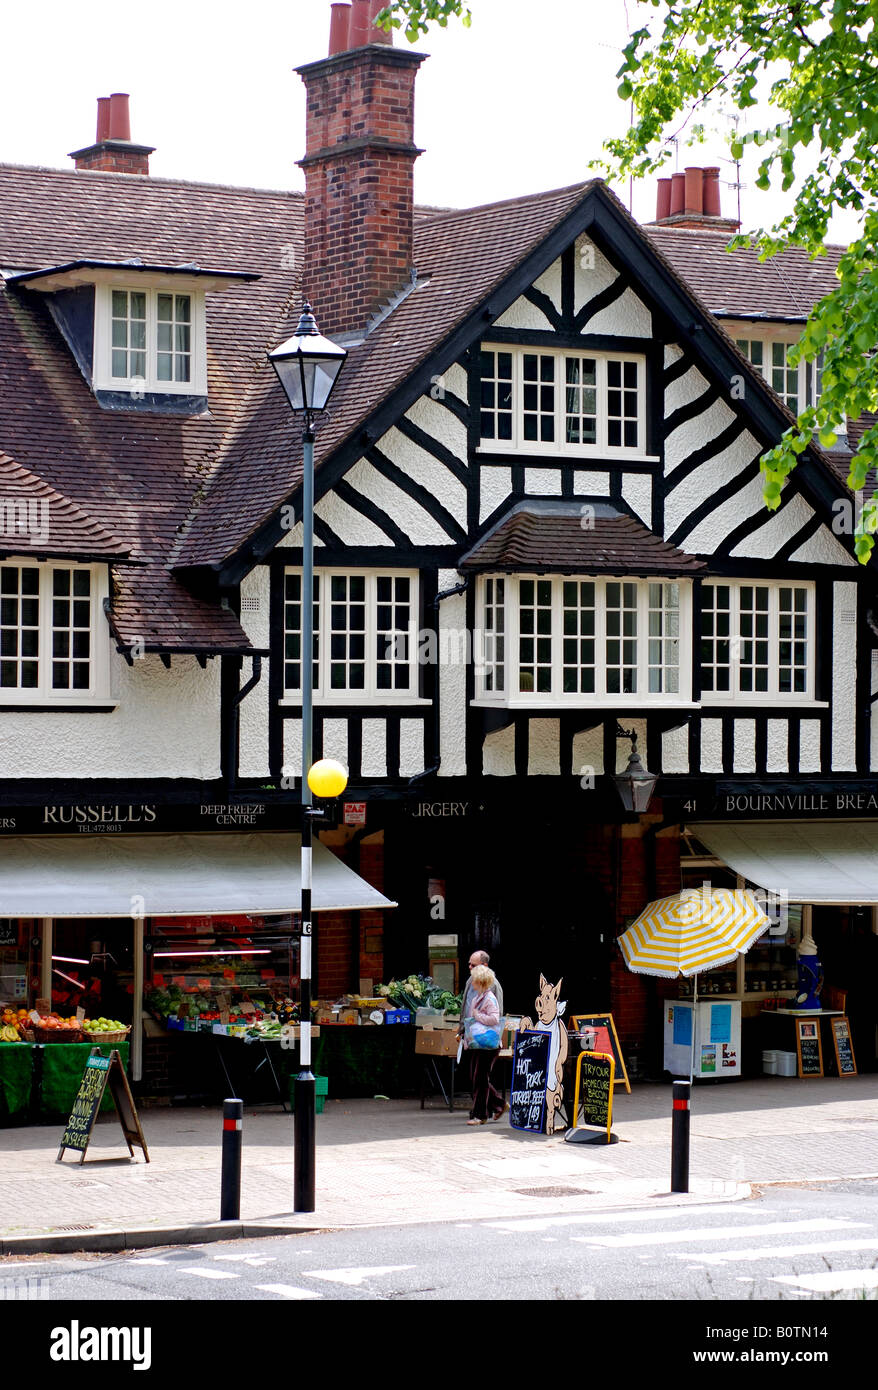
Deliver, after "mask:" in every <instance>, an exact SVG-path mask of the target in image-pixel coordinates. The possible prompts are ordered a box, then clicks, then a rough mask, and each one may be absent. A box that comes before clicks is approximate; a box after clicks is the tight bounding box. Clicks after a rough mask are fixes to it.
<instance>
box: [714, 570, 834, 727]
mask: <svg viewBox="0 0 878 1390" xmlns="http://www.w3.org/2000/svg"><path fill="white" fill-rule="evenodd" d="M718 587H727V588H728V589H729V590H730V591H731V606H730V610H729V611H730V614H731V622H730V627H731V632H730V635H729V646H730V660H729V666H730V671H729V685H730V689H729V690H727V691H725V690H719V691H717V690H704V689H703V688H702V691H701V704H702V706H705V705H731V704H740V703H741V702H742V701H745V702H746V703H747V704H749V705H760V704H766V705H776V704H783V705H788V704H795V705H799V704H809V705H813V704H815V703H816V696H815V689H816V685H815V680H816V664H817V650H816V649H817V612H816V609H817V598H816V588H815V585H814V584H813V583H809V582H807V581H803V580H786V579H784V580H764V579H715V580H709V581H708V580H705V581H704V582H703V583H702V605H701V606H702V610H703V609H704V606H705V605H704V598H705V593H706V591H707V590H709V589H715V588H718ZM744 588H747V589H750V588H753V589H767V590H768V592H769V607H768V639H767V640H768V678H769V679H768V686H769V688H768V690H742V689H741V664H742V663H741V648H742V646H743V643H744V642H745V641H748V640H750V639H749V638H742V636H741V623H740V615H741V590H742V589H744ZM781 589H793V590H804V591H805V592H806V594H807V595H808V607H807V626H806V637H805V641H806V643H807V666H806V677H805V689H804V690H803V691H796V690H781V689H780V685H779V681H778V673H779V669H780V667H779V657H780V640H781V639H780V591H781ZM693 641H694V642H695V644H696V659H697V661H698V668H699V679H700V676H701V672H702V671H703V669H704V663H703V662H702V659H701V642H702V633H701V632H700V631H699V632H698V633H697V634H695V636H694V638H693ZM712 641H713V642H714V643H715V642H716V635H715V634H714V636H713V638H712ZM714 650H715V648H714ZM712 664H713V665H714V666H715V663H712Z"/></svg>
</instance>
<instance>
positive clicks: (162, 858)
mask: <svg viewBox="0 0 878 1390" xmlns="http://www.w3.org/2000/svg"><path fill="white" fill-rule="evenodd" d="M300 851H301V838H300V836H298V835H286V834H282V835H270V834H265V835H231V834H228V835H226V834H212V835H208V834H193V835H160V834H157V835H111V834H106V835H85V834H83V835H49V836H10V837H9V838H3V839H0V917H140V916H143V917H172V916H173V917H186V916H190V915H191V916H204V915H209V914H214V915H222V916H225V915H228V914H231V913H238V912H252V913H273V912H277V913H281V912H296V911H298V910H299V909H300V908H301V905H302V890H301V875H300ZM395 906H396V904H395V903H393V902H391V901H390V900H389V899H388V898H385V897H384V895H383V894H382V893H379V892H378V890H377V888H373V887H372V886H371V884H368V883H366V881H365V880H364V879H362V878H360V876H359V874H356V873H354V871H353V870H352V869H349V868H348V867H347V865H346V864H343V863H342V861H341V860H340V859H338V858H337V857H336V856H335V855H334V854H332V852H331V851H330V850H328V849H326V847H325V846H324V845H322V844H320V843H319V842H318V841H316V840H315V842H314V852H313V885H312V908H313V910H314V911H315V912H327V911H330V910H332V911H336V912H339V911H344V910H346V909H352V908H384V907H395Z"/></svg>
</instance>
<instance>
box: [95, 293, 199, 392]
mask: <svg viewBox="0 0 878 1390" xmlns="http://www.w3.org/2000/svg"><path fill="white" fill-rule="evenodd" d="M205 348H206V345H205V341H204V296H203V294H201V293H200V292H198V291H194V292H190V293H187V294H178V293H177V292H176V291H172V290H165V289H136V288H132V289H127V288H126V289H117V288H116V287H115V286H110V285H98V286H97V299H96V304H95V385H96V386H98V387H99V388H102V389H104V390H116V391H132V392H134V391H141V392H156V393H158V392H166V391H167V392H181V393H185V394H186V395H204V394H205V393H206V391H207V371H206V350H205Z"/></svg>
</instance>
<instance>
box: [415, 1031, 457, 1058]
mask: <svg viewBox="0 0 878 1390" xmlns="http://www.w3.org/2000/svg"><path fill="white" fill-rule="evenodd" d="M459 1046H460V1044H459V1042H458V1038H457V1033H456V1032H454V1031H452V1029H450V1028H441V1029H440V1028H436V1029H433V1028H419V1029H418V1031H417V1033H416V1034H415V1052H420V1053H423V1054H424V1055H426V1056H428V1057H456V1056H457V1049H458V1047H459Z"/></svg>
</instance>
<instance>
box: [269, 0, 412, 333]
mask: <svg viewBox="0 0 878 1390" xmlns="http://www.w3.org/2000/svg"><path fill="white" fill-rule="evenodd" d="M383 7H384V5H383V0H354V3H353V5H349V4H341V3H338V4H333V6H332V22H331V27H330V52H329V57H328V58H323V59H321V60H320V61H319V62H316V63H307V64H306V65H305V66H304V67H301V68H297V69H296V71H297V72H298V73H299V75H300V77H301V78H302V81H303V82H304V83H305V89H306V93H307V125H306V141H305V157H304V159H302V160H300V161H299V164H300V167H301V168H302V169H304V171H305V257H304V266H303V278H302V286H301V288H302V291H303V293H304V294H305V296H306V297H307V298H308V299H309V300H310V302H311V303H312V304H313V306H314V314H315V316H316V318H317V322H318V323H319V324H320V329H321V332H323V333H326V334H327V335H328V336H330V337H331V336H332V335H333V334H334V333H336V334H338V333H345V332H352V331H357V330H361V329H363V328H365V327H366V324H367V323H368V321H369V318H370V317H371V315H372V314H373V313H374V312H375V311H376V310H377V309H378V308H380V307H381V306H382V305H383V304H385V303H386V302H387V301H388V300H389V299H390V298H391V297H392V296H393V295H395V294H397V293H398V292H399V291H401V290H402V289H404V288H405V286H406V285H408V284H410V283H411V277H412V257H413V250H412V237H413V208H414V164H415V160H416V159H417V157H418V155H419V154H420V153H421V151H420V150H419V149H418V148H417V147H416V145H415V143H414V95H415V78H416V76H417V72H418V68H419V67H420V65H421V63H422V62H423V61H424V57H425V55H424V54H422V53H411V52H408V51H406V52H403V51H402V50H400V49H397V48H394V47H393V43H392V39H391V36H390V35H389V34H385V33H383V31H381V30H378V29H375V27H374V23H373V20H374V16H375V15H376V14H377V13H378V12H379V10H381V9H383Z"/></svg>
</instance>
